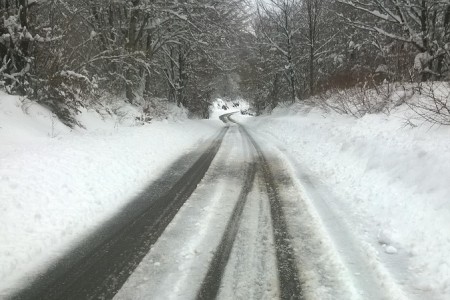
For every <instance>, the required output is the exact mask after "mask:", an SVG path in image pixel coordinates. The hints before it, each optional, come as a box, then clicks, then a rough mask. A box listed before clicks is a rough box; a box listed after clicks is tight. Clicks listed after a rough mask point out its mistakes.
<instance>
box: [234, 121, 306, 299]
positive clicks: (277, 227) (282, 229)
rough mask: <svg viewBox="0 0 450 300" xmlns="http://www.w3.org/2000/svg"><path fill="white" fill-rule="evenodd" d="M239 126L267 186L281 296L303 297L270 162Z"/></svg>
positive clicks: (290, 297) (282, 297)
mask: <svg viewBox="0 0 450 300" xmlns="http://www.w3.org/2000/svg"><path fill="white" fill-rule="evenodd" d="M230 120H231V119H230ZM231 121H232V120H231ZM238 126H239V130H241V132H242V134H243V135H245V136H246V137H247V138H248V139H249V141H250V142H251V143H252V145H253V147H254V148H255V150H256V152H257V154H258V161H259V162H258V165H259V167H260V168H261V171H262V173H263V177H264V181H265V188H266V190H267V195H268V197H269V203H270V212H271V216H272V229H273V236H274V239H275V250H276V257H277V263H278V278H279V283H280V297H281V299H302V289H301V283H300V279H299V272H298V269H297V262H296V259H295V255H294V250H293V247H292V245H291V242H290V240H291V237H290V236H289V233H288V230H287V223H286V218H285V216H284V212H283V209H282V206H281V197H280V195H279V194H278V191H277V185H276V181H275V179H274V177H273V174H272V172H271V171H270V167H269V163H268V162H267V159H266V158H265V156H264V155H263V153H262V151H261V148H260V147H259V146H258V144H257V143H256V142H255V140H254V139H253V138H252V136H251V135H250V134H249V133H248V132H247V130H246V129H245V128H244V127H243V126H241V125H238Z"/></svg>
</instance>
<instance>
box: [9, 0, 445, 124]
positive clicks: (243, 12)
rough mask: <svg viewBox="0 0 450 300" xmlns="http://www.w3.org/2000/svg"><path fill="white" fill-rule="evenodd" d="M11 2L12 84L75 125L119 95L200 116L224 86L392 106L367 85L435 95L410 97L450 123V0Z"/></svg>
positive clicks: (355, 111)
mask: <svg viewBox="0 0 450 300" xmlns="http://www.w3.org/2000/svg"><path fill="white" fill-rule="evenodd" d="M0 11H1V18H2V20H1V22H0V56H1V67H0V76H1V82H0V85H1V87H2V89H4V90H5V91H6V92H8V93H10V94H15V95H21V96H26V97H27V98H28V99H31V100H32V101H36V102H38V103H40V104H42V105H44V106H46V107H48V108H49V109H51V110H52V111H53V112H54V113H55V115H56V116H57V117H58V118H59V119H60V120H61V121H63V122H64V123H65V124H66V125H68V126H71V127H72V126H75V125H77V121H76V118H75V116H76V115H77V113H78V111H79V109H80V108H81V107H90V106H93V105H102V103H103V102H102V101H103V100H104V99H105V98H108V97H109V98H117V97H119V98H120V97H121V98H123V99H126V101H128V102H129V103H131V104H135V105H137V106H140V107H141V108H142V111H143V112H144V113H147V112H150V111H151V110H155V109H157V105H158V102H155V99H164V101H168V102H172V103H175V104H176V105H178V106H180V107H181V106H182V107H184V108H186V109H188V110H189V112H190V114H191V115H192V116H195V117H203V118H205V117H208V108H209V106H210V105H211V100H212V99H213V98H214V97H222V98H227V99H231V100H233V99H236V98H244V99H246V100H248V101H249V102H250V103H252V105H253V107H254V108H255V110H256V111H257V112H258V113H260V112H262V111H270V110H271V109H273V108H274V107H275V106H277V104H278V103H280V102H298V101H310V102H311V101H312V102H317V104H319V102H320V103H322V104H323V103H326V104H327V105H328V106H329V107H330V108H332V109H334V110H336V111H338V112H341V113H349V114H352V115H354V116H357V117H358V116H362V115H364V114H365V113H370V112H379V111H383V110H385V109H386V107H388V106H389V103H375V104H374V103H372V102H371V101H368V100H367V99H369V98H370V97H367V94H368V93H370V92H374V91H375V93H377V94H379V95H383V93H387V92H389V91H390V89H391V85H393V84H396V85H399V84H401V85H402V86H403V87H404V90H405V91H406V90H409V91H411V93H423V94H424V95H427V97H428V98H429V100H430V101H427V102H422V103H415V104H413V107H412V108H413V109H415V110H417V111H419V112H420V113H421V114H422V115H423V116H424V117H426V118H428V119H429V120H431V121H433V122H436V123H440V124H450V104H449V105H447V101H448V98H449V92H448V91H449V90H450V89H448V83H449V79H450V72H449V63H450V1H449V0H432V1H430V0H337V1H335V0H255V1H241V0H129V1H126V0H122V1H121V0H1V1H0ZM430 83H434V84H435V85H436V84H437V83H439V84H444V85H445V86H446V87H447V88H446V89H445V91H446V93H445V92H439V93H438V92H436V88H435V87H433V86H431V85H430ZM349 89H351V90H352V91H354V92H353V93H354V94H349V93H346V92H342V93H344V94H343V95H344V96H343V97H342V99H338V100H337V101H335V102H334V103H328V102H327V101H326V100H323V99H324V98H326V97H327V95H328V94H327V93H329V92H330V91H336V90H339V91H348V90H349ZM405 94H408V93H406V92H405ZM379 98H381V99H383V97H379ZM385 98H386V101H388V100H387V99H388V98H389V97H385ZM308 99H309V100H308ZM311 99H313V100H311ZM386 101H385V102H386Z"/></svg>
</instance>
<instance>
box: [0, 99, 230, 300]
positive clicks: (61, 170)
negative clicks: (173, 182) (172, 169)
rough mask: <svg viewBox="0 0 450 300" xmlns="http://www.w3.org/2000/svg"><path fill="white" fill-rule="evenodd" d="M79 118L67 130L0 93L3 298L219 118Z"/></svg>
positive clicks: (86, 114)
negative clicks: (142, 122)
mask: <svg viewBox="0 0 450 300" xmlns="http://www.w3.org/2000/svg"><path fill="white" fill-rule="evenodd" d="M124 109H125V110H128V113H129V115H130V117H128V119H127V118H125V117H124V116H125V115H127V114H128V113H127V114H121V115H120V116H109V117H106V118H105V117H101V116H100V115H99V114H98V113H97V112H95V111H91V110H90V111H83V113H82V114H81V115H80V116H79V121H80V122H82V123H83V124H84V125H85V127H86V128H87V130H85V129H79V128H78V129H74V130H71V129H69V128H67V127H65V126H64V125H63V124H61V123H60V122H59V121H58V120H57V119H56V118H54V117H52V114H51V113H50V112H49V111H48V110H47V109H46V108H43V107H41V106H39V105H36V104H33V103H31V102H28V101H27V100H25V99H20V98H19V97H15V96H8V95H5V94H1V95H0V219H1V220H2V226H1V227H0V298H2V297H4V296H6V295H7V294H8V293H9V292H10V291H11V290H12V289H14V288H15V287H16V286H17V285H20V284H23V283H26V282H28V281H29V280H28V279H29V277H33V276H34V275H35V274H36V273H37V272H39V271H41V270H43V268H45V267H46V265H47V264H49V263H51V262H52V261H53V260H55V259H57V258H58V257H61V255H63V254H64V253H65V252H66V251H67V250H68V249H70V248H71V247H72V246H73V245H75V244H76V243H77V242H78V241H80V239H82V238H83V237H85V236H87V234H89V233H90V232H91V231H92V230H93V229H95V228H96V226H98V225H99V224H100V223H102V222H104V221H105V220H107V219H108V218H109V217H111V216H112V215H114V214H115V213H116V212H117V211H119V210H120V209H121V208H122V207H123V206H124V205H125V204H126V203H127V202H128V201H130V200H131V199H132V198H133V197H134V196H136V195H137V194H138V193H139V192H140V191H141V190H142V189H143V188H144V187H146V186H147V185H148V184H149V183H150V182H151V181H152V180H154V179H156V178H158V176H159V174H161V173H162V172H163V171H164V169H165V168H166V167H167V166H168V165H170V163H172V162H174V161H175V160H176V159H177V158H178V157H180V156H181V155H183V154H185V153H187V152H189V151H191V150H193V149H195V148H196V147H199V146H200V147H201V146H202V145H206V144H208V139H210V138H212V137H213V136H215V134H216V133H217V132H218V130H219V129H220V128H221V127H222V126H223V125H222V123H221V122H220V121H218V120H217V121H210V120H203V121H193V120H187V119H184V120H183V119H182V118H178V120H170V121H167V120H165V121H159V122H152V124H150V125H145V126H131V125H133V124H134V123H135V119H134V117H133V115H134V114H136V115H137V114H138V112H137V111H136V109H135V108H133V107H131V106H129V107H124Z"/></svg>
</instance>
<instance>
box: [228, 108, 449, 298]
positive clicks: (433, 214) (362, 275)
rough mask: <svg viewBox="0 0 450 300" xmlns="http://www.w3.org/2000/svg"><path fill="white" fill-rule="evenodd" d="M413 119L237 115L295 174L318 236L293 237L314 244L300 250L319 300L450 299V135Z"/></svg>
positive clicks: (396, 114)
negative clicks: (341, 290) (343, 291)
mask: <svg viewBox="0 0 450 300" xmlns="http://www.w3.org/2000/svg"><path fill="white" fill-rule="evenodd" d="M409 114H410V110H409V109H408V108H407V107H406V106H400V107H398V108H396V109H395V111H393V112H392V114H391V115H390V116H385V115H381V114H379V115H366V116H365V117H363V118H361V119H355V118H352V117H349V116H342V115H338V114H335V113H331V112H324V111H322V110H319V109H312V110H311V109H310V108H308V109H307V108H305V107H304V106H301V105H295V106H290V107H284V108H278V109H276V110H275V111H274V112H273V114H272V115H270V116H265V117H258V118H243V117H239V116H234V117H233V118H235V119H238V120H240V121H241V122H242V123H243V124H245V126H247V127H248V128H250V130H251V132H254V133H255V135H257V136H259V139H260V140H265V143H267V144H272V145H274V146H273V148H274V149H275V148H276V149H277V150H276V149H275V150H272V151H279V152H280V155H281V156H283V157H284V164H285V165H286V169H290V170H291V171H292V173H293V174H296V176H295V177H296V180H297V184H298V186H299V189H300V190H301V191H302V199H303V200H304V201H305V205H306V206H305V210H308V209H309V211H310V213H309V215H308V216H304V215H302V214H304V213H302V210H298V214H299V215H298V218H306V217H309V218H311V220H310V225H309V226H308V227H309V231H310V232H309V233H302V232H301V231H302V228H301V227H295V222H293V223H292V224H294V225H292V226H293V228H297V229H296V230H297V231H295V234H294V238H295V236H296V235H298V238H299V239H300V238H302V234H303V236H307V237H308V238H310V237H312V236H314V239H315V241H313V240H312V239H311V240H310V242H311V243H315V245H316V246H315V247H313V246H311V245H309V246H305V245H300V244H299V245H298V247H299V248H300V249H302V250H301V251H300V252H302V251H303V253H305V252H307V251H310V252H309V256H308V257H309V259H307V260H304V261H303V262H304V266H303V267H304V268H306V269H307V270H308V271H309V272H310V273H309V276H307V277H308V278H307V279H306V280H307V288H306V292H307V293H309V295H313V298H314V297H316V299H336V298H333V297H335V296H336V297H338V296H337V295H338V294H336V290H334V291H333V290H329V291H327V285H329V286H333V284H335V285H336V284H340V287H342V284H343V283H344V284H346V285H348V289H349V290H351V289H354V290H355V291H356V292H355V293H351V294H353V295H357V294H358V291H359V292H361V291H364V292H363V293H362V294H361V299H375V298H373V297H372V298H371V297H368V298H367V296H370V295H377V291H375V290H373V286H372V287H371V282H375V283H376V285H378V286H382V287H384V289H385V291H387V292H386V294H387V295H388V296H389V297H388V298H389V299H424V297H427V298H429V299H450V231H449V228H450V184H449V182H450V139H449V136H450V128H448V127H436V126H435V127H431V126H429V125H428V126H427V125H426V124H424V125H422V126H420V127H417V128H410V127H407V126H405V119H406V118H408V116H409ZM291 218H292V216H291ZM303 230H304V229H303ZM317 236H319V238H317ZM313 245H314V244H313ZM324 245H325V246H324ZM321 249H322V250H321ZM321 268H323V269H321ZM339 270H340V271H339ZM304 271H305V270H304ZM331 271H333V272H335V273H334V276H333V275H331V276H330V272H331ZM326 274H327V275H326ZM369 276H370V277H373V278H372V279H370V278H367V277H369ZM303 279H304V280H305V278H303ZM331 281H334V283H332V282H331ZM327 282H328V283H327ZM339 282H340V283H339ZM333 295H334V296H333ZM364 295H365V296H364ZM345 297H347V296H345ZM338 298H339V297H338Z"/></svg>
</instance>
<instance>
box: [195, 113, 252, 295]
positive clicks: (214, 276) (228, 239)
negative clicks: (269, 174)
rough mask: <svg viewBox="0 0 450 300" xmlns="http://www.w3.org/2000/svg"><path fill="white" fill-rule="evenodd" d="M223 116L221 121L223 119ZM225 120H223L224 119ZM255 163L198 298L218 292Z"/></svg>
mask: <svg viewBox="0 0 450 300" xmlns="http://www.w3.org/2000/svg"><path fill="white" fill-rule="evenodd" d="M224 120H225V118H223V120H222V121H224ZM224 122H225V121H224ZM256 169H257V167H256V164H255V163H254V162H252V163H250V164H249V166H248V170H247V176H246V177H245V182H244V184H243V186H242V188H241V191H240V194H239V198H238V200H237V202H236V205H235V207H234V209H233V214H232V215H231V217H230V219H229V220H228V223H227V226H226V228H225V231H224V234H223V236H222V239H221V241H220V244H219V246H218V247H217V249H216V252H215V253H214V256H213V259H212V261H211V263H210V265H209V268H208V272H207V273H206V276H205V278H204V279H203V282H202V284H201V287H200V290H199V292H198V294H197V299H198V300H210V299H215V298H216V297H217V294H218V292H219V288H220V284H221V281H222V277H223V274H224V272H225V268H226V265H227V262H228V260H229V258H230V254H231V250H232V248H233V244H234V241H235V239H236V235H237V232H238V229H239V225H240V222H241V217H242V212H243V211H244V207H245V204H246V202H247V196H248V194H249V193H250V190H251V187H252V185H253V182H254V180H255V174H256Z"/></svg>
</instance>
